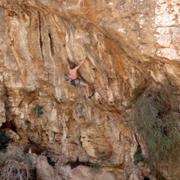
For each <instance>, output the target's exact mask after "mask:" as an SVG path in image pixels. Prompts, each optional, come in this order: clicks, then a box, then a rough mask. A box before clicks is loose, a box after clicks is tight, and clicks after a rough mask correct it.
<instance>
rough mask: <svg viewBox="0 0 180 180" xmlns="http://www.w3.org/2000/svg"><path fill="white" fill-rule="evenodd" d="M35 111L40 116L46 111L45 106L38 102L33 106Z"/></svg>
mask: <svg viewBox="0 0 180 180" xmlns="http://www.w3.org/2000/svg"><path fill="white" fill-rule="evenodd" d="M33 112H34V113H35V114H36V115H37V116H38V117H40V116H41V115H43V113H44V108H43V106H41V105H39V104H36V105H35V107H34V108H33Z"/></svg>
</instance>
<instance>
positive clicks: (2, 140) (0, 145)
mask: <svg viewBox="0 0 180 180" xmlns="http://www.w3.org/2000/svg"><path fill="white" fill-rule="evenodd" d="M9 141H10V138H9V136H8V135H7V134H6V132H5V131H4V130H3V129H0V151H3V152H5V151H6V148H7V146H8V144H9Z"/></svg>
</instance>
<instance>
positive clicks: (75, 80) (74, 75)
mask: <svg viewBox="0 0 180 180" xmlns="http://www.w3.org/2000/svg"><path fill="white" fill-rule="evenodd" d="M85 61H86V59H84V60H82V61H81V62H80V64H79V65H76V64H74V63H72V62H70V63H69V64H68V67H67V68H68V74H67V75H65V79H66V80H67V81H69V82H70V84H71V85H73V86H78V85H80V86H84V87H85V88H86V97H88V98H91V97H92V96H93V94H94V92H93V93H92V94H90V92H89V84H88V83H87V82H85V80H83V79H82V78H81V77H80V76H79V75H78V69H79V68H80V67H81V66H82V65H83V64H84V62H85Z"/></svg>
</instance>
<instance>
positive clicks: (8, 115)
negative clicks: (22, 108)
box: [4, 84, 11, 122]
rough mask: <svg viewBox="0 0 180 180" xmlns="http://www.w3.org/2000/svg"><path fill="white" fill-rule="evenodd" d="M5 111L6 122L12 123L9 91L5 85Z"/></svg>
mask: <svg viewBox="0 0 180 180" xmlns="http://www.w3.org/2000/svg"><path fill="white" fill-rule="evenodd" d="M4 109H5V118H6V122H8V121H11V112H10V109H11V107H10V101H9V91H8V88H7V87H6V85H5V84H4Z"/></svg>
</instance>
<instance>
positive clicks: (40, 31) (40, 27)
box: [38, 12, 44, 60]
mask: <svg viewBox="0 0 180 180" xmlns="http://www.w3.org/2000/svg"><path fill="white" fill-rule="evenodd" d="M38 19H39V45H40V49H41V55H42V59H43V60H44V55H43V40H42V26H41V24H42V22H41V15H40V12H38Z"/></svg>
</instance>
